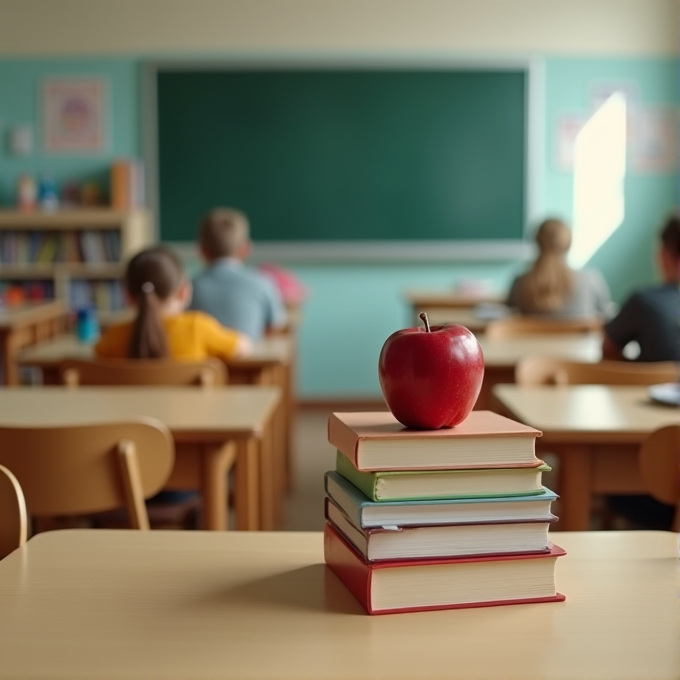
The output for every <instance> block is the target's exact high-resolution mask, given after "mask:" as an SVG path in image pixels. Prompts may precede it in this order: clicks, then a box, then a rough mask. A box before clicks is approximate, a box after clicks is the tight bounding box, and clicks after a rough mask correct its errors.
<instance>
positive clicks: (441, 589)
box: [324, 523, 566, 614]
mask: <svg viewBox="0 0 680 680" xmlns="http://www.w3.org/2000/svg"><path fill="white" fill-rule="evenodd" d="M549 547H550V550H548V551H546V552H543V553H526V554H522V555H494V556H487V555H485V556H475V557H456V558H445V559H423V560H408V561H404V560H391V561H386V562H367V561H366V560H365V559H363V558H362V556H361V555H360V554H359V553H358V552H357V551H356V550H355V549H354V548H352V547H351V545H350V543H348V542H347V541H346V540H345V539H344V538H343V537H342V536H341V535H340V534H339V533H338V532H337V531H336V530H335V529H334V528H333V527H332V526H331V525H330V524H328V523H326V526H325V528H324V558H325V561H326V564H327V565H328V566H329V567H330V569H331V570H332V571H333V573H334V574H335V575H336V576H337V577H338V578H339V579H340V580H341V581H342V583H343V584H344V585H345V587H346V588H347V589H348V590H349V591H350V592H351V593H352V595H354V597H355V598H356V599H357V600H358V601H359V603H360V604H361V605H362V606H363V607H364V609H365V610H366V611H367V612H368V613H369V614H390V613H397V612H407V611H423V610H431V609H456V608H463V607H489V606H496V605H509V604H527V603H534V602H560V601H562V600H564V599H565V598H564V595H562V594H560V593H558V592H557V589H556V586H555V563H556V561H557V558H558V557H561V556H562V555H565V554H566V553H565V551H564V550H563V549H562V548H560V547H558V546H556V545H554V544H552V543H551V544H550V546H549Z"/></svg>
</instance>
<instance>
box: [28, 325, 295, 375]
mask: <svg viewBox="0 0 680 680" xmlns="http://www.w3.org/2000/svg"><path fill="white" fill-rule="evenodd" d="M292 352H293V343H292V340H291V338H290V337H289V336H287V335H273V336H271V337H267V338H263V339H262V340H260V341H258V342H256V343H254V344H253V351H252V352H251V353H250V354H249V355H248V356H245V357H239V358H236V359H230V360H229V361H228V362H227V366H232V365H233V366H234V367H249V366H261V365H265V364H271V363H277V362H278V363H282V362H283V363H286V362H289V361H290V360H291V358H292ZM93 357H94V351H93V347H92V345H91V344H88V343H83V342H79V341H78V338H76V336H75V335H73V334H71V333H64V334H61V335H58V336H56V337H54V338H51V339H50V340H48V341H47V342H42V343H40V344H39V345H35V346H34V347H28V348H26V349H25V350H23V351H22V352H21V354H20V356H19V361H20V363H21V364H22V365H25V366H37V367H39V368H53V367H56V366H57V365H58V364H59V362H60V361H63V360H64V359H91V358H93Z"/></svg>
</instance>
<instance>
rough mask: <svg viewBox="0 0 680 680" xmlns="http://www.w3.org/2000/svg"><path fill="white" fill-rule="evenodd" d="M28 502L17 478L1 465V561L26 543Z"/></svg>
mask: <svg viewBox="0 0 680 680" xmlns="http://www.w3.org/2000/svg"><path fill="white" fill-rule="evenodd" d="M27 531H28V516H27V513H26V501H25V499H24V494H23V491H22V490H21V485H20V484H19V481H18V480H17V478H16V477H15V476H14V475H13V474H12V473H11V472H10V471H9V470H8V469H7V468H6V467H4V466H2V465H0V560H1V559H2V558H3V557H6V556H7V555H9V554H10V553H11V552H13V551H14V550H16V549H17V548H20V547H21V546H22V545H23V544H24V543H26V533H27Z"/></svg>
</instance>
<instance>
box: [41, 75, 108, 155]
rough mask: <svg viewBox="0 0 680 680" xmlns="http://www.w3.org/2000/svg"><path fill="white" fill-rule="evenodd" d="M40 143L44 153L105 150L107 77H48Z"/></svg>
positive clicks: (44, 90) (43, 99)
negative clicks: (105, 78) (41, 140)
mask: <svg viewBox="0 0 680 680" xmlns="http://www.w3.org/2000/svg"><path fill="white" fill-rule="evenodd" d="M42 123H43V144H44V147H45V151H46V152H47V153H57V154H58V153H88V154H89V153H99V152H102V151H105V150H106V146H107V143H106V142H107V130H106V124H107V121H106V81H105V80H104V79H103V78H100V77H96V76H92V77H90V76H88V77H80V78H76V77H68V78H67V77H50V78H47V79H46V80H45V81H44V82H43V88H42Z"/></svg>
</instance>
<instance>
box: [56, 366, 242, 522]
mask: <svg viewBox="0 0 680 680" xmlns="http://www.w3.org/2000/svg"><path fill="white" fill-rule="evenodd" d="M59 375H60V378H61V382H62V384H66V385H69V386H71V387H74V388H77V387H78V386H79V385H82V386H90V387H93V386H107V385H118V386H121V385H140V386H144V385H147V386H151V385H156V386H158V385H163V386H169V385H173V386H182V385H199V386H202V387H210V386H220V385H224V384H226V383H227V378H228V371H227V367H226V366H225V364H224V363H223V362H222V361H220V360H219V359H215V358H209V359H206V360H204V361H192V362H189V361H173V360H166V359H154V360H142V359H91V360H76V359H68V360H64V361H62V362H61V363H60V364H59ZM228 447H229V450H226V449H225V474H228V473H229V472H230V470H231V469H232V467H233V465H234V462H235V460H236V445H235V444H234V443H233V442H231V443H230V444H229V445H228ZM201 505H202V503H201V498H200V497H198V496H195V495H194V496H191V497H189V498H187V499H182V500H179V501H175V500H173V501H171V502H170V501H168V502H159V501H155V502H153V503H152V504H150V505H149V506H148V508H147V510H148V515H149V519H150V522H151V525H152V526H153V527H156V528H161V527H163V528H189V527H192V526H194V525H195V523H196V517H197V516H198V514H199V513H200V511H201ZM225 512H226V509H225ZM90 519H91V520H92V521H94V523H95V524H96V525H97V526H101V527H105V528H111V527H117V526H120V525H121V524H122V523H124V522H125V517H124V515H123V513H121V512H120V511H113V512H109V513H106V514H100V515H98V516H96V517H91V518H90Z"/></svg>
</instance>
